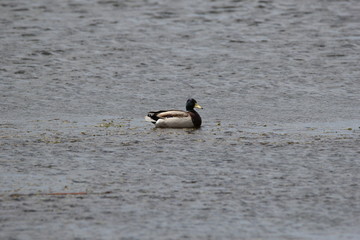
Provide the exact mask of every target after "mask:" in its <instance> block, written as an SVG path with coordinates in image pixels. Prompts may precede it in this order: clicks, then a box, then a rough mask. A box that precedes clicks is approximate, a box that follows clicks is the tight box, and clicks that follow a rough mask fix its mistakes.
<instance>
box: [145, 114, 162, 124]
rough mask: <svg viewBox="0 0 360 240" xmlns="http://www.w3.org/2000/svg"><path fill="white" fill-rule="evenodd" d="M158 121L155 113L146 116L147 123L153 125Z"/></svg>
mask: <svg viewBox="0 0 360 240" xmlns="http://www.w3.org/2000/svg"><path fill="white" fill-rule="evenodd" d="M158 119H159V118H157V117H156V114H155V112H149V113H148V115H147V116H145V121H147V122H152V123H153V124H155V123H156V121H157V120H158Z"/></svg>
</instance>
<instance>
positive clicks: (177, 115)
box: [145, 98, 202, 128]
mask: <svg viewBox="0 0 360 240" xmlns="http://www.w3.org/2000/svg"><path fill="white" fill-rule="evenodd" d="M194 108H200V109H202V107H201V106H200V105H199V104H198V103H197V102H196V100H195V99H193V98H190V99H188V100H187V102H186V110H187V111H181V110H161V111H157V112H149V113H148V115H147V116H146V117H145V120H146V121H148V122H152V123H153V124H155V127H157V128H199V127H200V126H201V117H200V115H199V114H198V113H197V112H196V111H195V110H194Z"/></svg>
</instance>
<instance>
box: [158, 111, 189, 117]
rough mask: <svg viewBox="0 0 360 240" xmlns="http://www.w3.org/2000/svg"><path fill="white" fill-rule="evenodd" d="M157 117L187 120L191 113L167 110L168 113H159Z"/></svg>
mask: <svg viewBox="0 0 360 240" xmlns="http://www.w3.org/2000/svg"><path fill="white" fill-rule="evenodd" d="M156 116H157V117H158V118H174V117H177V118H185V117H189V116H190V115H189V113H188V112H185V111H180V110H167V111H159V112H157V113H156Z"/></svg>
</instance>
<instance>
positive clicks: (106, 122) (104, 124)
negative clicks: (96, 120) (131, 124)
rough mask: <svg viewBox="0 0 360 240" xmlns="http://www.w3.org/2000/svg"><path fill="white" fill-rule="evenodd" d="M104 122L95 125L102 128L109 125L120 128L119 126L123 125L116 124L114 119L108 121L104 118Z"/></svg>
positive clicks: (122, 125)
mask: <svg viewBox="0 0 360 240" xmlns="http://www.w3.org/2000/svg"><path fill="white" fill-rule="evenodd" d="M103 121H104V122H102V123H100V124H98V125H95V127H104V128H109V127H117V128H120V127H124V126H125V125H124V124H118V123H114V120H110V121H109V122H108V121H107V120H106V119H104V120H103Z"/></svg>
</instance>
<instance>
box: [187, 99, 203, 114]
mask: <svg viewBox="0 0 360 240" xmlns="http://www.w3.org/2000/svg"><path fill="white" fill-rule="evenodd" d="M194 108H200V109H202V107H201V106H200V105H199V104H198V103H197V102H196V100H195V99H193V98H189V99H188V100H187V102H186V110H187V111H192V110H194Z"/></svg>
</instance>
